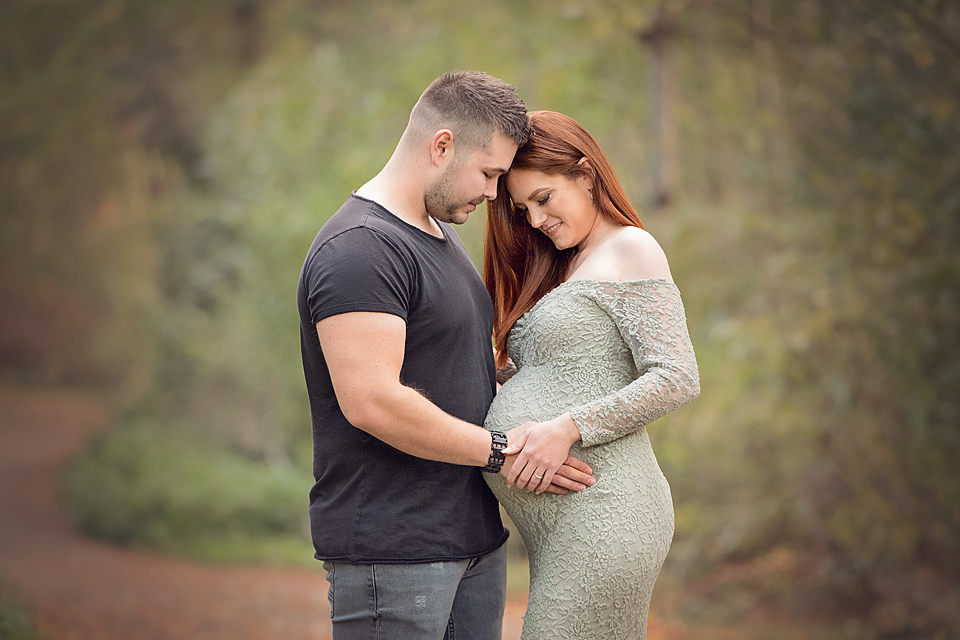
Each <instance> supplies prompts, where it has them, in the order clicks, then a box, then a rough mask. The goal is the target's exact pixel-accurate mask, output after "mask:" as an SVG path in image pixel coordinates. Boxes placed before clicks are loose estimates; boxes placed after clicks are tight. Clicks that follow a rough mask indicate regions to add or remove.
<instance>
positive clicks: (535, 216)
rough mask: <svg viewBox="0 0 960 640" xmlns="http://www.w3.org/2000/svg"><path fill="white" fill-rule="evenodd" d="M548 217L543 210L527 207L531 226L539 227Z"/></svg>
mask: <svg viewBox="0 0 960 640" xmlns="http://www.w3.org/2000/svg"><path fill="white" fill-rule="evenodd" d="M546 219H547V216H546V215H545V214H544V213H543V212H542V211H537V210H536V209H532V208H527V222H529V223H530V226H531V227H534V228H537V227H539V226H540V225H541V224H543V222H544V220H546Z"/></svg>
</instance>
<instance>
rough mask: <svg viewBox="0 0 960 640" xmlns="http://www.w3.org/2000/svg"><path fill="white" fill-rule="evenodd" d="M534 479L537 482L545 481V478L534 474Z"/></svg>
mask: <svg viewBox="0 0 960 640" xmlns="http://www.w3.org/2000/svg"><path fill="white" fill-rule="evenodd" d="M533 477H534V478H536V479H537V480H543V476H538V475H537V474H533Z"/></svg>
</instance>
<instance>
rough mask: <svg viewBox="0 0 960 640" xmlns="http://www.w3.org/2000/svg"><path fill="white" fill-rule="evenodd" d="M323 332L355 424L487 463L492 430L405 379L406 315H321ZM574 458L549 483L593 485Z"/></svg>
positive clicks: (437, 455) (457, 460)
mask: <svg viewBox="0 0 960 640" xmlns="http://www.w3.org/2000/svg"><path fill="white" fill-rule="evenodd" d="M317 335H318V337H319V338H320V347H321V348H322V349H323V356H324V359H325V360H326V362H327V367H328V369H329V371H330V378H331V381H332V382H333V389H334V392H335V393H336V396H337V402H339V404H340V409H341V410H342V411H343V414H344V416H345V417H346V418H347V420H348V421H349V422H350V424H352V425H353V426H355V427H357V428H358V429H362V430H363V431H366V432H367V433H369V434H370V435H372V436H374V437H375V438H377V439H379V440H382V441H383V442H386V443H387V444H389V445H390V446H392V447H395V448H397V449H399V450H400V451H403V452H405V453H409V454H410V455H414V456H417V457H419V458H426V459H428V460H437V461H440V462H450V463H454V464H462V465H470V466H479V467H482V466H484V465H486V464H487V459H488V458H489V456H490V433H489V432H488V431H486V430H485V429H483V428H481V427H478V426H477V425H474V424H471V423H469V422H465V421H463V420H459V419H457V418H455V417H453V416H451V415H449V414H448V413H446V412H444V411H443V410H441V409H440V408H439V407H437V406H436V405H435V404H433V403H432V402H430V401H429V400H428V399H427V398H425V397H424V396H422V395H421V394H420V393H418V392H417V391H416V390H415V389H412V388H411V387H407V386H405V385H404V384H402V383H401V381H400V369H401V367H402V366H403V353H404V343H405V336H406V324H405V322H404V320H403V318H400V317H399V316H395V315H393V314H389V313H370V312H353V313H344V314H340V315H335V316H330V317H329V318H325V319H323V320H321V321H320V322H318V323H317ZM508 438H509V434H508ZM570 461H571V462H568V463H567V464H566V466H564V467H561V469H562V471H561V472H558V477H557V479H556V480H555V481H554V485H553V487H552V488H551V489H550V490H552V491H553V492H554V493H566V491H564V489H571V490H575V491H579V490H582V488H583V487H584V484H585V483H591V484H592V482H590V474H591V473H592V471H591V470H590V468H589V467H588V466H587V465H586V464H584V463H582V462H580V461H577V460H575V459H572V458H571V459H570ZM554 487H555V488H556V489H558V490H554Z"/></svg>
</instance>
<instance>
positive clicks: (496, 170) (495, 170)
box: [486, 167, 509, 176]
mask: <svg viewBox="0 0 960 640" xmlns="http://www.w3.org/2000/svg"><path fill="white" fill-rule="evenodd" d="M486 170H487V171H489V172H490V173H497V174H499V175H501V176H502V175H503V174H505V173H506V172H507V171H509V169H501V168H500V167H487V169H486Z"/></svg>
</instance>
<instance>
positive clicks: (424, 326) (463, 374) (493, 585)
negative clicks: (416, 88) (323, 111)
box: [297, 72, 592, 640]
mask: <svg viewBox="0 0 960 640" xmlns="http://www.w3.org/2000/svg"><path fill="white" fill-rule="evenodd" d="M528 135H529V123H528V120H527V114H526V108H525V106H524V104H523V102H522V101H521V100H520V99H519V98H518V97H517V95H516V92H515V91H514V89H513V87H511V86H510V85H508V84H506V83H504V82H503V81H501V80H498V79H496V78H493V77H491V76H488V75H486V74H484V73H479V72H458V73H452V74H446V75H444V76H442V77H440V78H438V79H437V80H436V81H434V82H433V83H432V84H431V85H430V86H429V87H428V88H427V90H426V91H425V92H424V93H423V95H422V96H421V97H420V100H419V101H418V102H417V104H416V105H415V106H414V108H413V111H412V112H411V115H410V120H409V123H408V125H407V128H406V130H405V131H404V133H403V136H402V138H401V140H400V142H399V144H398V145H397V148H396V150H395V152H394V154H393V156H392V157H391V158H390V160H389V161H388V162H387V164H386V166H385V167H384V168H383V170H382V171H381V172H380V173H379V174H377V176H375V177H374V178H373V179H372V180H370V181H369V182H367V183H366V184H365V185H363V186H362V187H361V188H360V189H358V190H357V191H356V192H355V193H354V195H353V196H351V197H350V198H349V199H348V200H347V202H346V203H345V204H344V205H343V206H342V207H341V208H340V210H339V211H338V212H337V213H336V214H335V215H334V216H333V217H332V218H331V219H330V220H329V221H328V222H327V223H326V224H325V225H324V227H323V229H321V231H320V233H319V234H318V235H317V238H316V239H315V240H314V242H313V245H312V246H311V248H310V251H309V253H308V254H307V258H306V261H305V262H304V266H303V271H302V272H301V276H300V282H299V287H298V292H297V297H298V305H299V309H300V331H301V347H302V355H303V365H304V373H305V377H306V381H307V389H308V393H309V397H310V407H311V418H312V422H313V438H314V476H315V479H316V484H315V485H314V487H313V490H312V491H311V493H310V519H311V529H312V533H313V541H314V546H315V548H316V557H317V558H318V559H320V560H323V561H324V568H325V569H326V570H327V580H328V581H329V582H330V590H329V600H330V607H331V617H332V619H333V635H334V638H335V639H336V640H344V639H347V638H349V639H354V638H381V639H387V638H397V639H401V638H416V639H418V640H421V639H436V640H440V638H443V637H453V634H454V631H455V632H456V637H457V638H477V639H483V640H493V639H494V638H496V639H497V640H499V638H500V637H501V633H502V632H501V627H502V615H503V608H504V599H505V596H504V588H505V576H506V567H505V557H504V548H503V544H504V542H505V541H506V538H507V532H506V531H505V530H504V528H503V525H502V523H501V521H500V516H499V510H498V505H497V502H496V499H495V498H494V497H493V495H492V494H491V493H490V491H489V489H488V488H487V486H486V483H485V482H484V481H483V478H482V476H481V467H483V468H484V469H485V470H486V471H488V472H496V471H498V470H499V469H500V468H501V465H502V464H503V461H504V455H503V454H502V453H501V450H502V449H503V447H504V445H505V444H506V438H505V437H504V436H503V434H493V435H491V433H490V432H488V431H486V430H484V429H483V428H482V427H479V426H478V425H479V424H481V423H482V421H483V418H484V416H485V415H486V412H487V409H488V407H489V405H490V402H491V400H492V398H493V394H494V393H495V391H496V381H495V372H494V365H493V358H492V349H491V343H490V336H491V325H492V321H493V308H492V304H491V302H490V298H489V295H488V294H487V291H486V289H485V287H484V286H483V283H482V281H481V280H480V277H479V275H478V274H477V271H476V269H475V268H474V266H473V264H472V263H471V262H470V259H469V257H468V256H467V253H466V252H465V250H464V248H463V245H462V244H461V242H460V239H459V237H458V236H457V234H456V233H455V232H454V231H453V228H452V227H450V225H449V224H448V223H455V224H459V223H463V222H464V221H466V219H467V216H468V215H469V214H470V212H472V211H473V210H474V209H476V207H477V205H479V204H480V203H481V202H483V201H484V200H485V199H488V198H489V199H493V198H494V197H496V186H497V179H498V177H499V176H500V175H502V174H504V173H505V172H506V171H507V169H508V168H509V167H510V163H511V162H512V161H513V156H514V153H515V152H516V150H517V147H518V146H519V145H521V144H523V143H524V142H525V141H526V139H527V137H528ZM568 464H569V465H573V466H564V467H561V471H560V472H559V473H558V475H557V476H555V477H554V480H553V484H552V485H551V487H550V489H549V490H550V491H553V492H555V493H566V492H567V490H574V491H579V490H583V489H584V488H585V483H588V484H589V483H592V478H589V475H588V474H587V473H583V471H584V470H585V471H589V469H588V468H587V467H586V466H585V465H583V464H582V463H578V461H575V460H573V459H570V460H569V461H568ZM578 469H579V470H578Z"/></svg>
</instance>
